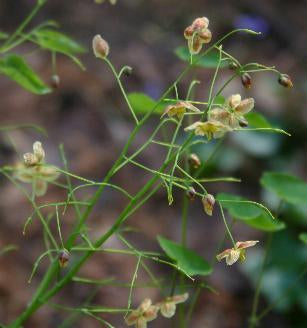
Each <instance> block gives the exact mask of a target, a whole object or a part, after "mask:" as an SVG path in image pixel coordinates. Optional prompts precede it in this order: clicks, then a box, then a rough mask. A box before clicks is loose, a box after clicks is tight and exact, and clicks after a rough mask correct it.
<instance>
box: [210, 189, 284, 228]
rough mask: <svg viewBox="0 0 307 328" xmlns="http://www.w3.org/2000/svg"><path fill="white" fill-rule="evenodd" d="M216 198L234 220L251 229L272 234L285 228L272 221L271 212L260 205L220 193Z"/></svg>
mask: <svg viewBox="0 0 307 328" xmlns="http://www.w3.org/2000/svg"><path fill="white" fill-rule="evenodd" d="M216 198H217V200H218V201H219V202H220V203H221V205H222V207H223V208H225V209H227V210H228V211H229V214H230V215H231V216H232V217H233V218H234V219H237V220H241V221H242V222H244V223H245V224H247V225H249V226H250V227H252V228H255V229H258V230H262V231H272V232H273V231H278V230H281V229H283V228H285V224H284V223H283V222H280V221H278V220H276V219H273V216H272V214H271V212H269V210H268V209H267V208H266V207H264V206H263V205H262V204H259V203H255V202H252V201H248V200H247V199H244V198H243V197H240V196H236V195H232V194H226V193H220V194H218V195H217V197H216Z"/></svg>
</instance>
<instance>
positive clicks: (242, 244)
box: [236, 240, 259, 249]
mask: <svg viewBox="0 0 307 328" xmlns="http://www.w3.org/2000/svg"><path fill="white" fill-rule="evenodd" d="M257 243H259V240H247V241H238V242H236V249H243V248H248V247H252V246H255V245H256V244H257Z"/></svg>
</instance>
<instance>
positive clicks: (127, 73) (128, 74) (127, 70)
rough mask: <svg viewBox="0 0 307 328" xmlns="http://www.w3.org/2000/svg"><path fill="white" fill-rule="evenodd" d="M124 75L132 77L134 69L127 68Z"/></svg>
mask: <svg viewBox="0 0 307 328" xmlns="http://www.w3.org/2000/svg"><path fill="white" fill-rule="evenodd" d="M123 73H124V74H125V75H126V76H130V75H131V73H132V67H130V66H125V68H124V70H123Z"/></svg>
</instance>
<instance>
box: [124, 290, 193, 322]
mask: <svg viewBox="0 0 307 328" xmlns="http://www.w3.org/2000/svg"><path fill="white" fill-rule="evenodd" d="M188 297H189V294H188V293H184V294H182V295H174V296H170V297H167V298H166V299H164V300H163V301H162V302H159V303H157V304H152V301H151V299H149V298H146V299H145V300H144V301H143V302H142V303H141V304H140V305H139V307H138V308H137V309H136V310H133V311H132V312H131V313H130V314H129V315H128V316H127V317H126V319H125V321H126V324H127V325H128V326H133V325H134V326H135V328H146V327H147V322H149V321H152V320H154V319H156V318H157V316H158V313H159V311H160V312H161V315H162V316H163V317H165V318H171V317H173V316H174V315H175V313H176V305H177V304H179V303H183V302H185V301H186V300H187V299H188Z"/></svg>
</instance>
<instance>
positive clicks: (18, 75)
mask: <svg viewBox="0 0 307 328" xmlns="http://www.w3.org/2000/svg"><path fill="white" fill-rule="evenodd" d="M0 72H1V73H2V74H4V75H6V76H7V77H9V78H10V79H12V80H14V81H15V82H17V83H18V84H19V85H21V86H22V87H23V88H25V89H26V90H28V91H30V92H33V93H35V94H40V95H44V94H46V93H49V92H51V89H50V88H49V87H48V86H47V85H46V84H45V83H44V82H43V81H42V80H41V79H40V77H39V76H38V75H37V74H36V73H35V72H34V71H33V70H32V68H31V67H30V66H29V65H28V64H27V63H26V62H25V60H24V59H23V58H22V57H20V56H17V55H9V56H6V57H4V58H3V59H0Z"/></svg>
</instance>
